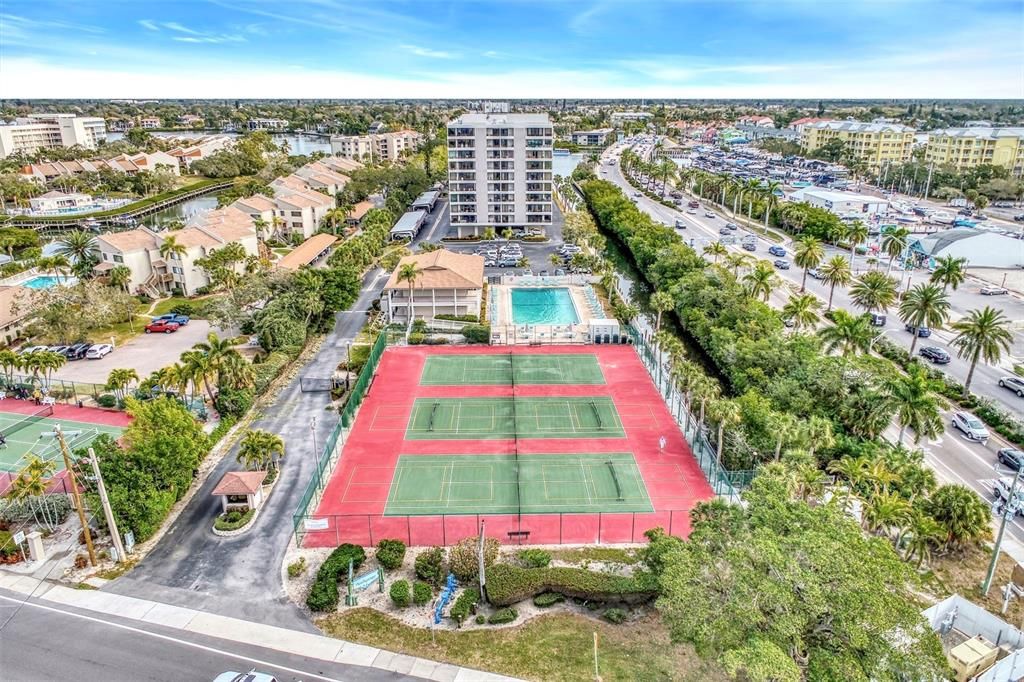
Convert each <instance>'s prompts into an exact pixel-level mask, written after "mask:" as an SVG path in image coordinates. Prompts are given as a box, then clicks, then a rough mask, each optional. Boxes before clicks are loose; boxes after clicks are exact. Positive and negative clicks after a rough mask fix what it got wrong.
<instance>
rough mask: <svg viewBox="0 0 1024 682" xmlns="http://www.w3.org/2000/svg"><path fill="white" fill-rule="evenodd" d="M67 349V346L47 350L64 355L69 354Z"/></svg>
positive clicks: (52, 347)
mask: <svg viewBox="0 0 1024 682" xmlns="http://www.w3.org/2000/svg"><path fill="white" fill-rule="evenodd" d="M67 349H68V347H67V346H50V347H49V348H47V349H46V350H48V351H50V352H51V353H58V354H60V355H64V353H65V352H67Z"/></svg>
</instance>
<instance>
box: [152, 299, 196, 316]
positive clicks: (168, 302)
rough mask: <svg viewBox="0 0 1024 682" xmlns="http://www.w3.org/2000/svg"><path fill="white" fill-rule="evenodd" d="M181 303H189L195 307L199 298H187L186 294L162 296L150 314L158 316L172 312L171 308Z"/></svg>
mask: <svg viewBox="0 0 1024 682" xmlns="http://www.w3.org/2000/svg"><path fill="white" fill-rule="evenodd" d="M181 303H188V304H191V305H192V306H193V307H195V306H196V303H197V299H194V298H185V297H184V296H171V297H169V298H162V299H160V300H159V301H157V302H156V305H154V306H153V310H152V311H151V312H150V313H149V314H150V315H152V316H153V317H157V316H159V315H166V314H167V313H169V312H171V308H174V307H175V306H177V305H179V304H181Z"/></svg>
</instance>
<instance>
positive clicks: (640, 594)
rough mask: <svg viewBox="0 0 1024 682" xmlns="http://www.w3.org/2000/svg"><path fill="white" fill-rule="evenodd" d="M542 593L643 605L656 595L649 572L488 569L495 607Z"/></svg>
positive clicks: (499, 566) (505, 566)
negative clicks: (612, 572) (621, 573)
mask: <svg viewBox="0 0 1024 682" xmlns="http://www.w3.org/2000/svg"><path fill="white" fill-rule="evenodd" d="M542 592H560V593H561V594H564V595H568V596H570V597H578V598H581V599H587V600H590V601H596V602H621V603H625V604H640V603H643V602H645V601H648V600H649V599H651V598H652V597H654V596H655V594H656V593H657V581H656V580H655V579H654V577H653V575H651V574H650V573H643V572H641V573H637V574H635V575H633V576H632V577H624V576H617V575H609V574H607V573H595V572H594V571H588V570H585V569H582V568H566V567H556V568H550V567H549V568H520V567H518V566H512V565H511V564H495V565H494V566H491V567H490V568H488V569H487V596H488V597H490V600H491V603H492V604H494V605H496V606H509V605H511V604H515V603H516V602H520V601H522V600H524V599H529V598H530V597H533V596H534V595H537V594H540V593H542Z"/></svg>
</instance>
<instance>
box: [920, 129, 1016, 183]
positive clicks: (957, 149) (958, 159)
mask: <svg viewBox="0 0 1024 682" xmlns="http://www.w3.org/2000/svg"><path fill="white" fill-rule="evenodd" d="M924 160H925V162H926V163H935V164H950V165H952V166H953V167H955V168H956V169H957V170H966V169H967V168H972V167H974V166H980V165H982V164H992V165H993V166H1001V167H1003V168H1005V169H1007V170H1008V171H1010V174H1011V175H1013V176H1015V177H1018V178H1019V177H1022V176H1024V128H993V127H992V126H969V127H967V128H946V129H944V130H932V131H929V132H928V143H927V145H926V146H925V152H924Z"/></svg>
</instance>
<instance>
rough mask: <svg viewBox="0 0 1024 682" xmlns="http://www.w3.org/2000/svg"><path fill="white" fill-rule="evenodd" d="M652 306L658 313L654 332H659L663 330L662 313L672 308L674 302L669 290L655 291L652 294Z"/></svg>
mask: <svg viewBox="0 0 1024 682" xmlns="http://www.w3.org/2000/svg"><path fill="white" fill-rule="evenodd" d="M650 303H651V308H653V309H654V311H655V312H656V313H657V314H658V317H657V320H656V321H655V323H654V333H655V334H657V333H658V332H660V331H661V315H662V313H664V312H665V311H666V310H671V309H672V306H673V304H674V301H673V300H672V295H671V294H669V293H668V292H667V291H655V292H654V293H653V294H651V301H650Z"/></svg>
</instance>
